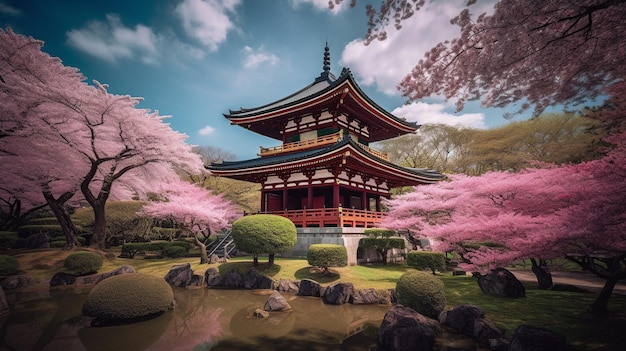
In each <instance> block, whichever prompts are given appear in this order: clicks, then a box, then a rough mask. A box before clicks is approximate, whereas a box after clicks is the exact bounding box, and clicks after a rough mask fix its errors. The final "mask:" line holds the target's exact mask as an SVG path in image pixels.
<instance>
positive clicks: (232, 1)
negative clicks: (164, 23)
mask: <svg viewBox="0 0 626 351" xmlns="http://www.w3.org/2000/svg"><path fill="white" fill-rule="evenodd" d="M239 4H240V1H239V0H222V1H220V0H183V1H182V2H181V3H180V4H178V6H176V9H175V10H174V11H175V13H176V14H177V15H178V17H179V18H180V19H181V21H182V24H183V28H184V29H185V32H186V33H187V34H188V35H189V36H191V37H193V38H196V39H198V40H199V41H200V42H201V43H202V44H203V45H205V46H206V47H208V48H209V50H211V51H215V50H217V47H218V46H219V44H220V43H222V42H223V41H225V40H226V36H227V34H228V31H230V30H231V29H235V25H234V24H233V22H231V20H230V18H229V17H228V13H229V12H230V13H234V10H235V7H237V6H238V5H239Z"/></svg>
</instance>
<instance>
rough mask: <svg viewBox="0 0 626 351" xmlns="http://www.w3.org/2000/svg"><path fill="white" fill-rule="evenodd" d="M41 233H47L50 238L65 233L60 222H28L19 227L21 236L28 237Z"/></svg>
mask: <svg viewBox="0 0 626 351" xmlns="http://www.w3.org/2000/svg"><path fill="white" fill-rule="evenodd" d="M39 233H46V234H47V235H48V237H50V238H54V237H59V236H64V235H65V234H64V233H63V228H61V225H60V224H27V225H23V226H21V227H18V228H17V234H18V235H19V237H20V238H28V237H29V236H31V235H34V234H39Z"/></svg>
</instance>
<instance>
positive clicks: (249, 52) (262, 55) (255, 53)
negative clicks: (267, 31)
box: [243, 46, 279, 68]
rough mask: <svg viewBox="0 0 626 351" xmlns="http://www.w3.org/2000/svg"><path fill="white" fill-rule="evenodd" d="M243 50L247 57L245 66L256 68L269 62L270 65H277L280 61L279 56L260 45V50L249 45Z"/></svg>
mask: <svg viewBox="0 0 626 351" xmlns="http://www.w3.org/2000/svg"><path fill="white" fill-rule="evenodd" d="M243 52H244V54H245V59H244V62H243V66H244V67H245V68H255V67H257V66H259V65H260V64H262V63H267V64H269V65H270V66H275V65H276V64H277V63H278V61H279V59H278V56H276V55H274V54H272V53H267V52H265V50H264V49H263V47H260V48H259V49H258V50H254V49H253V48H251V47H249V46H245V47H244V48H243Z"/></svg>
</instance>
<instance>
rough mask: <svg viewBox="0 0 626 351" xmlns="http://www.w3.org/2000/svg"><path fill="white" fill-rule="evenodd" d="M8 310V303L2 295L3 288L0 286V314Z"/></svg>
mask: <svg viewBox="0 0 626 351" xmlns="http://www.w3.org/2000/svg"><path fill="white" fill-rule="evenodd" d="M8 312H9V303H8V302H7V297H6V296H5V295H4V290H3V289H2V288H0V316H2V315H3V314H5V313H8Z"/></svg>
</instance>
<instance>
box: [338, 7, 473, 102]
mask: <svg viewBox="0 0 626 351" xmlns="http://www.w3.org/2000/svg"><path fill="white" fill-rule="evenodd" d="M464 4H465V2H461V1H458V0H456V1H455V0H453V1H433V2H428V3H427V4H426V6H425V7H424V8H422V9H421V10H419V11H417V12H416V13H415V14H414V15H413V16H412V17H411V18H409V19H407V20H405V21H403V22H402V28H401V29H400V30H396V29H395V28H394V27H393V25H390V26H388V28H387V34H388V37H387V39H385V40H383V41H379V40H375V41H373V42H371V43H370V44H369V45H367V46H366V45H365V44H364V41H363V39H357V40H353V41H352V42H350V43H348V45H347V46H346V47H345V48H344V51H343V53H342V55H341V63H342V65H345V66H347V67H350V69H351V70H352V71H353V72H354V73H355V74H356V75H357V76H358V77H360V80H361V81H360V82H361V83H362V84H364V85H374V84H376V86H377V88H378V90H380V91H382V92H384V93H386V94H389V95H393V94H397V89H396V86H397V84H398V83H399V82H400V81H401V80H402V79H403V78H404V77H405V76H406V75H407V74H408V73H410V72H411V69H412V68H413V67H414V66H415V64H417V62H418V61H419V60H420V59H422V58H423V57H424V53H425V52H426V51H428V50H430V49H431V48H432V47H433V46H435V44H436V43H438V42H440V41H443V40H446V39H451V38H454V37H455V36H457V35H458V33H459V31H458V27H456V26H453V25H452V24H450V19H451V18H452V17H454V16H456V15H457V14H458V13H459V11H460V9H461V8H462V6H463V5H464ZM391 22H393V21H391Z"/></svg>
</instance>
